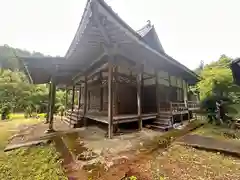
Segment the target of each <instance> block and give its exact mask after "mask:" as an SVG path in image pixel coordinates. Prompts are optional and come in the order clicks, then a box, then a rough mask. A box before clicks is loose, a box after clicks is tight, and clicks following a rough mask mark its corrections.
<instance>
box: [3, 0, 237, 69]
mask: <svg viewBox="0 0 240 180" xmlns="http://www.w3.org/2000/svg"><path fill="white" fill-rule="evenodd" d="M106 2H108V4H109V5H111V7H112V8H113V9H114V10H115V12H116V13H117V14H118V15H119V16H120V17H121V18H122V19H123V20H124V21H126V22H127V23H128V24H129V25H130V26H131V27H132V28H133V29H135V30H137V29H139V28H141V27H142V26H143V25H145V24H146V21H147V20H151V22H152V24H154V25H155V28H156V30H157V33H158V36H159V39H160V41H161V43H162V45H163V48H164V50H165V51H166V53H167V54H169V55H170V56H172V57H174V58H175V59H176V60H178V61H179V62H181V63H183V64H184V65H186V66H187V67H189V68H191V69H193V68H195V67H197V66H198V64H199V62H200V61H201V60H203V61H204V62H205V63H208V62H211V61H213V60H217V59H218V58H219V56H220V55H221V54H226V55H228V56H230V57H233V58H235V57H240V13H239V7H240V1H239V0H106ZM85 4H86V0H0V45H3V44H8V45H10V46H13V47H18V48H23V49H27V50H30V51H38V52H42V53H44V54H47V55H53V56H55V55H60V56H64V55H65V53H66V51H67V49H68V47H69V45H70V43H71V41H72V39H73V36H74V34H75V32H76V30H77V26H78V24H79V22H80V20H81V16H82V12H83V9H84V7H85Z"/></svg>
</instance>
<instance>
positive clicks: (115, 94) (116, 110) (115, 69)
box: [113, 66, 118, 115]
mask: <svg viewBox="0 0 240 180" xmlns="http://www.w3.org/2000/svg"><path fill="white" fill-rule="evenodd" d="M113 70H114V80H115V81H114V86H115V87H114V96H113V97H114V105H113V106H114V112H113V114H114V115H117V114H118V83H117V82H118V67H117V66H115V67H114V68H113Z"/></svg>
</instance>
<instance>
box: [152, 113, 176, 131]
mask: <svg viewBox="0 0 240 180" xmlns="http://www.w3.org/2000/svg"><path fill="white" fill-rule="evenodd" d="M172 117H173V116H172V113H171V112H170V111H160V115H159V116H158V117H157V119H156V120H155V121H153V123H152V124H151V125H150V126H151V127H152V128H154V129H159V130H164V131H167V130H169V129H171V128H172V127H173V123H172Z"/></svg>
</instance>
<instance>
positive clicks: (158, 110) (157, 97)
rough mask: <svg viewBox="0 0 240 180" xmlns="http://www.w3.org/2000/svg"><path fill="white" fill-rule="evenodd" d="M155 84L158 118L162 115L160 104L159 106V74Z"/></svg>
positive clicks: (156, 73)
mask: <svg viewBox="0 0 240 180" xmlns="http://www.w3.org/2000/svg"><path fill="white" fill-rule="evenodd" d="M155 84H156V107H157V116H158V117H159V115H160V104H159V91H158V72H157V71H156V72H155Z"/></svg>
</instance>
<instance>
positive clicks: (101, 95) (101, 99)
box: [99, 71, 103, 111]
mask: <svg viewBox="0 0 240 180" xmlns="http://www.w3.org/2000/svg"><path fill="white" fill-rule="evenodd" d="M102 79H103V78H102V72H101V71H100V74H99V80H100V111H102V110H103V87H102Z"/></svg>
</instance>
